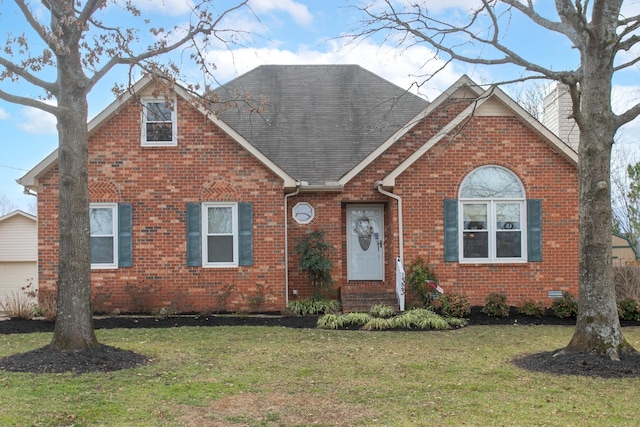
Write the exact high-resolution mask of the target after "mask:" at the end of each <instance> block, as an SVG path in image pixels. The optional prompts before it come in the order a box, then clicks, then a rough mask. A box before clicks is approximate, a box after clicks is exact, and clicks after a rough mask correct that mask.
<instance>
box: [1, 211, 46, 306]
mask: <svg viewBox="0 0 640 427" xmlns="http://www.w3.org/2000/svg"><path fill="white" fill-rule="evenodd" d="M30 283H31V284H32V288H34V289H37V286H38V224H37V220H36V218H35V217H34V216H32V215H29V214H26V213H24V212H21V211H15V212H12V213H10V214H8V215H5V216H4V217H1V218H0V298H5V297H6V296H7V295H8V296H10V295H12V294H13V293H20V292H22V291H21V288H22V287H25V286H27V285H28V284H30Z"/></svg>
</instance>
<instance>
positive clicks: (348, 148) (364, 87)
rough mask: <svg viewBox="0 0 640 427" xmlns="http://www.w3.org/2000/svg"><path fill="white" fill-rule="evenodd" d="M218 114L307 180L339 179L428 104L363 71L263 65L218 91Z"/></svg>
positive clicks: (315, 182) (343, 67) (352, 67)
mask: <svg viewBox="0 0 640 427" xmlns="http://www.w3.org/2000/svg"><path fill="white" fill-rule="evenodd" d="M216 92H217V93H218V94H219V96H220V98H221V99H222V100H227V99H237V98H238V97H240V98H242V97H244V96H246V95H248V96H250V98H251V101H250V104H251V105H253V106H256V105H259V106H261V111H260V112H259V113H258V112H256V111H252V112H250V111H249V108H248V104H247V103H245V102H241V103H239V104H238V105H237V106H234V107H226V108H223V109H222V110H221V111H219V112H218V116H219V118H220V119H222V120H223V121H224V122H225V123H227V124H228V125H229V126H230V127H232V128H233V129H234V130H235V131H236V132H238V133H239V134H241V135H242V136H243V137H244V138H245V139H246V140H247V141H249V142H250V143H251V144H253V145H254V146H255V147H256V148H257V149H258V150H260V151H261V152H262V153H263V154H264V155H266V156H267V157H269V158H270V159H271V160H272V161H273V162H275V163H276V164H277V165H278V166H280V167H281V168H282V169H283V170H285V171H286V172H287V173H288V174H290V175H291V176H293V177H294V178H295V179H297V180H300V181H307V182H308V183H309V184H311V185H324V184H325V183H326V182H331V181H333V182H335V181H338V180H339V179H340V178H341V177H342V176H343V175H345V174H346V173H347V172H348V171H350V170H351V169H352V168H353V167H354V166H356V165H357V164H358V163H360V162H361V161H362V160H363V159H364V158H365V157H366V156H367V155H368V154H370V153H371V151H373V150H374V149H375V148H376V147H378V146H379V145H381V144H382V143H383V142H384V141H386V140H387V139H388V138H389V137H391V136H392V135H393V134H394V133H395V132H396V131H397V130H398V129H400V128H401V127H403V126H405V125H406V124H407V123H409V122H410V120H411V119H412V118H413V117H414V116H416V115H417V114H418V113H419V112H420V111H422V110H423V109H424V108H425V107H426V106H427V102H426V101H425V100H424V99H422V98H419V97H417V96H415V95H413V94H411V93H409V92H407V91H406V90H404V89H402V88H400V87H398V86H396V85H394V84H392V83H391V82H389V81H387V80H384V79H383V78H381V77H379V76H377V75H375V74H373V73H371V72H369V71H367V70H365V69H364V68H362V67H360V66H357V65H263V66H260V67H258V68H255V69H253V70H252V71H249V72H248V73H246V74H244V75H242V76H240V77H238V78H236V79H235V80H232V81H231V82H229V83H227V84H225V85H223V86H221V87H220V88H218V89H217V90H216Z"/></svg>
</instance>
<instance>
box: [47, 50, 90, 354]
mask: <svg viewBox="0 0 640 427" xmlns="http://www.w3.org/2000/svg"><path fill="white" fill-rule="evenodd" d="M68 52H70V53H68V54H66V55H63V56H60V57H58V87H59V92H58V106H59V107H61V109H62V113H61V114H59V115H58V117H57V119H58V135H59V148H58V168H59V179H60V182H59V193H60V194H59V205H58V209H59V211H58V213H59V215H58V229H59V234H60V246H59V248H60V249H59V261H58V296H57V313H56V324H55V329H54V333H53V340H52V341H51V346H52V347H54V348H57V349H59V350H81V349H83V348H87V347H91V346H95V345H98V341H97V339H96V336H95V333H94V328H93V312H92V308H91V249H90V230H89V184H88V171H87V168H88V129H87V118H88V108H87V92H88V89H87V80H86V78H85V76H84V74H83V73H82V66H81V62H80V57H79V55H78V54H77V52H78V50H74V49H69V50H68Z"/></svg>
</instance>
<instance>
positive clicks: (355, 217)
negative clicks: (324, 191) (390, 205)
mask: <svg viewBox="0 0 640 427" xmlns="http://www.w3.org/2000/svg"><path fill="white" fill-rule="evenodd" d="M383 230H384V218H383V207H382V205H348V206H347V278H348V279H349V280H383V279H384V235H383Z"/></svg>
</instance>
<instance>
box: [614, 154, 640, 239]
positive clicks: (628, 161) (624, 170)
mask: <svg viewBox="0 0 640 427" xmlns="http://www.w3.org/2000/svg"><path fill="white" fill-rule="evenodd" d="M635 157H637V156H635ZM634 163H635V164H638V162H637V160H634V155H633V154H632V153H630V152H629V150H627V149H625V148H622V147H618V149H617V150H615V151H614V154H613V157H612V159H611V192H612V200H611V208H612V210H613V231H614V232H615V233H619V234H621V235H623V236H624V237H626V238H628V239H629V241H630V242H631V244H632V245H633V246H634V247H635V248H638V247H640V246H639V245H640V229H638V223H639V222H640V218H638V217H637V212H639V211H640V207H639V206H638V200H637V191H636V193H633V192H632V187H633V185H634V184H635V187H636V188H637V186H638V183H635V182H633V179H632V178H633V176H632V175H633V173H631V174H630V171H629V167H632V172H633V171H634V170H635V169H633V165H634ZM634 194H635V195H636V197H635V198H634V197H633V195H634Z"/></svg>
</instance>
